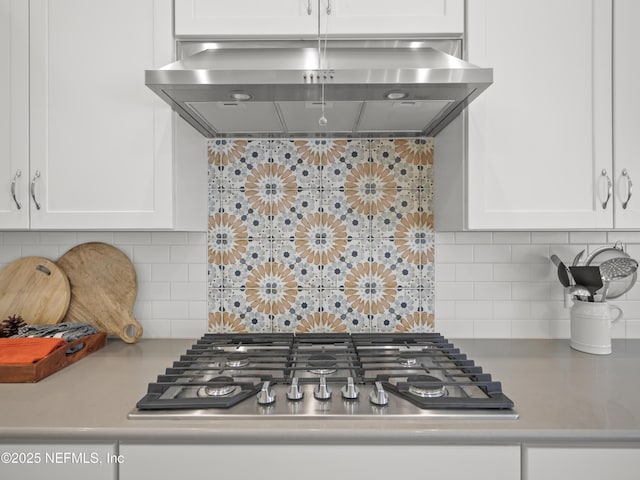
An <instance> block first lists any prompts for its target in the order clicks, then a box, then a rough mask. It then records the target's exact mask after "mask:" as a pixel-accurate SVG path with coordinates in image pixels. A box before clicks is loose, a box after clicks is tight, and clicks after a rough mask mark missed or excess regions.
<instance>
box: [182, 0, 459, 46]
mask: <svg viewBox="0 0 640 480" xmlns="http://www.w3.org/2000/svg"><path fill="white" fill-rule="evenodd" d="M175 17H176V19H175V34H176V37H185V38H259V37H269V38H315V37H317V35H318V29H320V32H321V34H322V35H324V34H325V33H327V34H328V35H329V36H331V37H333V38H336V37H341V38H348V37H360V38H362V37H376V38H382V37H407V36H417V35H419V36H424V35H442V34H451V35H461V34H462V32H463V31H464V0H396V1H394V2H388V1H383V0H373V1H372V0H319V1H318V0H278V1H270V2H265V1H260V0H175ZM319 22H320V24H319Z"/></svg>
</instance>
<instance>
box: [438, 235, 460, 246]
mask: <svg viewBox="0 0 640 480" xmlns="http://www.w3.org/2000/svg"><path fill="white" fill-rule="evenodd" d="M435 238H436V245H447V244H454V243H456V235H455V233H454V232H436V237H435Z"/></svg>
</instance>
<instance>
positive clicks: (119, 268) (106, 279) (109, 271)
mask: <svg viewBox="0 0 640 480" xmlns="http://www.w3.org/2000/svg"><path fill="white" fill-rule="evenodd" d="M58 266H59V267H60V268H62V269H63V270H64V272H65V273H66V274H67V277H68V278H69V283H70V284H71V302H70V304H69V310H68V311H67V315H66V316H65V319H64V320H65V321H66V322H83V323H90V324H91V325H94V326H95V327H96V328H98V329H99V330H100V331H103V332H107V333H109V334H112V335H117V336H119V337H120V338H121V339H122V340H124V341H125V342H127V343H135V342H137V341H138V340H140V338H141V337H142V326H141V325H140V324H139V323H138V321H137V320H136V319H135V318H134V316H133V305H134V303H135V301H136V295H137V293H138V285H137V280H136V271H135V269H134V267H133V264H132V263H131V261H130V260H129V258H128V257H127V256H126V255H125V254H124V253H122V252H121V251H120V250H118V249H117V248H116V247H114V246H112V245H108V244H106V243H99V242H91V243H83V244H81V245H78V246H76V247H73V248H72V249H71V250H69V251H68V252H67V253H65V254H64V255H63V256H62V257H60V259H59V260H58Z"/></svg>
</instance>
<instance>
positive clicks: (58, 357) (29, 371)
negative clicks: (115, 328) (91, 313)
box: [0, 332, 107, 383]
mask: <svg viewBox="0 0 640 480" xmlns="http://www.w3.org/2000/svg"><path fill="white" fill-rule="evenodd" d="M80 344H84V346H83V347H82V349H81V350H78V351H77V352H74V353H70V354H67V352H68V351H69V349H71V348H73V347H75V346H76V345H80ZM106 344H107V334H106V333H105V332H100V333H96V334H95V335H87V336H85V337H81V338H79V339H77V340H74V341H73V342H70V343H67V344H66V345H61V346H60V347H59V348H57V349H55V350H54V351H53V352H51V353H50V354H49V355H47V356H46V357H44V358H43V359H41V360H38V361H37V362H35V363H24V364H16V365H0V383H35V382H39V381H40V380H42V379H43V378H45V377H48V376H49V375H51V374H52V373H55V372H57V371H58V370H62V369H63V368H64V367H66V366H67V365H71V364H72V363H75V362H77V361H78V360H81V359H83V358H84V357H86V356H87V355H89V354H90V353H93V352H95V351H96V350H100V349H101V348H102V347H104V346H105V345H106Z"/></svg>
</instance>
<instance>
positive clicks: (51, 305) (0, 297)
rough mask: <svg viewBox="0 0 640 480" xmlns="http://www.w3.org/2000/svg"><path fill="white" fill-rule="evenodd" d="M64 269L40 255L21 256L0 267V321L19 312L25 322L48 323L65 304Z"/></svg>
mask: <svg viewBox="0 0 640 480" xmlns="http://www.w3.org/2000/svg"><path fill="white" fill-rule="evenodd" d="M70 297H71V292H70V289H69V280H68V279H67V276H66V275H65V272H64V271H63V270H61V269H60V268H58V266H57V265H56V264H55V263H53V262H52V261H50V260H47V259H46V258H43V257H23V258H20V259H18V260H16V261H14V262H12V263H10V264H9V265H7V266H6V267H4V268H3V269H2V271H0V321H2V320H6V319H7V318H8V317H9V316H11V315H20V316H21V317H22V319H23V320H24V321H25V323H27V324H29V325H52V324H54V323H58V322H59V321H60V320H62V319H63V318H64V316H65V313H67V309H68V308H69V299H70Z"/></svg>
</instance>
